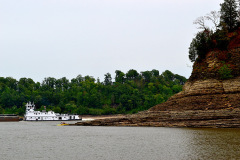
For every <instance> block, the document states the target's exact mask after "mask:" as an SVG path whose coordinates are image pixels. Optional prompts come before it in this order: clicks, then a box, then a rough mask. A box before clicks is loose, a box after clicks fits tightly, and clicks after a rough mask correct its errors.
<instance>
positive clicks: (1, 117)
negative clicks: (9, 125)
mask: <svg viewBox="0 0 240 160" xmlns="http://www.w3.org/2000/svg"><path fill="white" fill-rule="evenodd" d="M14 121H20V118H19V116H18V115H16V114H0V122H14Z"/></svg>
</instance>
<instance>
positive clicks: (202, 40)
mask: <svg viewBox="0 0 240 160" xmlns="http://www.w3.org/2000/svg"><path fill="white" fill-rule="evenodd" d="M211 34H212V32H211V31H209V30H204V31H202V32H198V33H197V35H196V37H195V38H194V39H193V40H192V42H191V44H190V47H189V56H188V57H189V59H190V61H191V62H194V61H195V60H196V59H197V58H198V57H199V58H200V60H202V59H204V58H205V55H206V54H207V52H208V50H209V49H210V48H212V43H213V42H212V39H211Z"/></svg>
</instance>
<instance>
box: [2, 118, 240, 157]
mask: <svg viewBox="0 0 240 160" xmlns="http://www.w3.org/2000/svg"><path fill="white" fill-rule="evenodd" d="M58 123H59V122H26V121H21V122H1V123H0V144H1V145H0V159H1V160H16V159H17V160H35V159H36V160H48V159H49V160H66V159H67V160H174V159H177V160H181V159H183V160H187V159H208V160H209V159H240V129H192V128H154V127H86V126H57V124H58Z"/></svg>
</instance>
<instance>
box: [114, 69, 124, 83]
mask: <svg viewBox="0 0 240 160" xmlns="http://www.w3.org/2000/svg"><path fill="white" fill-rule="evenodd" d="M115 73H116V76H115V82H118V83H122V84H123V83H124V79H125V74H124V73H123V72H122V71H120V70H116V71H115Z"/></svg>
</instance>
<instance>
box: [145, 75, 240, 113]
mask: <svg viewBox="0 0 240 160" xmlns="http://www.w3.org/2000/svg"><path fill="white" fill-rule="evenodd" d="M226 108H229V109H233V108H240V77H237V78H234V79H230V80H217V79H207V80H199V81H194V82H187V83H186V84H185V85H184V87H183V91H182V92H180V93H178V94H176V95H174V96H172V97H171V98H170V99H169V100H168V101H167V102H166V103H163V104H160V105H157V106H154V107H152V108H150V109H149V111H172V110H177V111H182V110H211V109H214V110H216V109H226Z"/></svg>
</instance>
